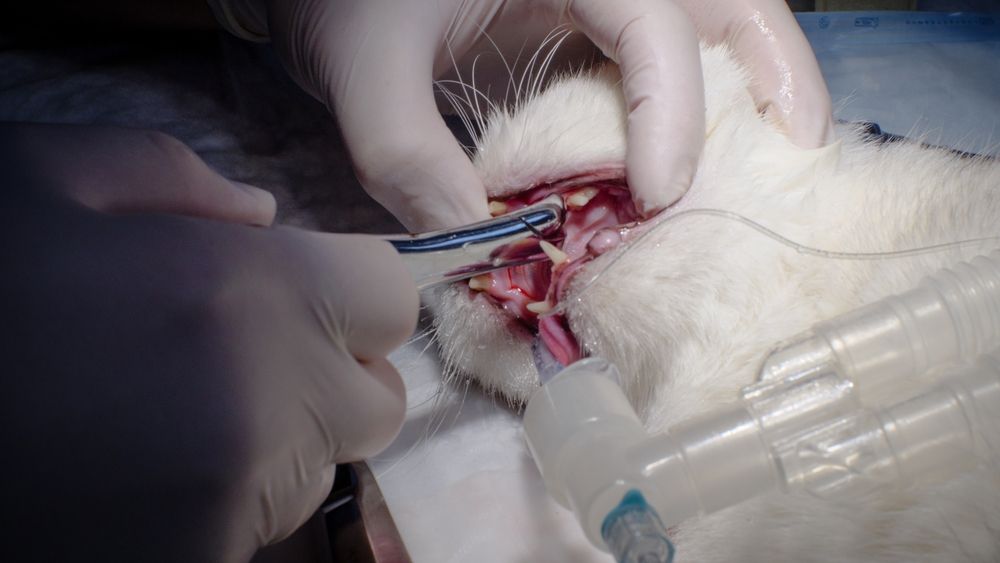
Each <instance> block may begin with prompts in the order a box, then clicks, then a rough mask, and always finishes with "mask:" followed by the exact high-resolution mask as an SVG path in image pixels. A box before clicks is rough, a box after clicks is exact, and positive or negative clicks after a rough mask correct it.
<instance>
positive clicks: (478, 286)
mask: <svg viewBox="0 0 1000 563" xmlns="http://www.w3.org/2000/svg"><path fill="white" fill-rule="evenodd" d="M489 288H490V276H489V274H483V275H481V276H475V277H472V278H469V289H471V290H472V291H486V290H487V289H489Z"/></svg>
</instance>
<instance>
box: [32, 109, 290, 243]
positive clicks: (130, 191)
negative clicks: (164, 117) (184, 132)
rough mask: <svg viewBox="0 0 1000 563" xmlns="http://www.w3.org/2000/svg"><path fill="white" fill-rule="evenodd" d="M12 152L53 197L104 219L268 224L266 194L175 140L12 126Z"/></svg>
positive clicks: (270, 199)
mask: <svg viewBox="0 0 1000 563" xmlns="http://www.w3.org/2000/svg"><path fill="white" fill-rule="evenodd" d="M17 127H18V128H19V129H18V132H17V137H18V139H19V140H20V142H21V146H20V148H19V152H20V153H21V154H23V155H25V157H26V158H28V159H30V160H31V163H32V165H33V167H34V169H36V170H37V171H38V175H39V176H41V177H40V178H39V179H40V180H43V181H45V182H46V183H47V184H48V185H50V186H51V187H53V188H54V189H56V190H57V191H58V192H59V193H60V194H61V195H63V196H65V197H69V198H70V199H73V200H74V201H76V202H77V203H79V204H81V205H84V206H86V207H89V208H91V209H94V210H97V211H102V212H106V213H122V214H125V213H173V214H179V215H190V216H194V217H203V218H206V219H214V220H218V221H228V222H234V223H247V224H252V225H270V224H271V223H272V222H273V221H274V214H275V209H276V205H275V200H274V196H272V195H271V194H270V193H268V192H266V191H264V190H262V189H260V188H256V187H253V186H250V185H247V184H243V183H240V182H231V181H229V180H227V179H225V178H223V177H222V176H221V175H219V174H218V173H216V172H215V171H213V170H212V169H211V168H209V166H208V165H207V164H205V162H204V161H203V160H202V159H201V158H200V157H199V156H198V155H197V154H195V153H194V151H192V150H191V149H190V148H188V147H187V145H185V144H184V143H182V142H180V141H178V140H177V139H175V138H173V137H171V136H169V135H166V134H163V133H160V132H157V131H144V130H135V129H123V128H116V127H83V126H73V125H18V126H17Z"/></svg>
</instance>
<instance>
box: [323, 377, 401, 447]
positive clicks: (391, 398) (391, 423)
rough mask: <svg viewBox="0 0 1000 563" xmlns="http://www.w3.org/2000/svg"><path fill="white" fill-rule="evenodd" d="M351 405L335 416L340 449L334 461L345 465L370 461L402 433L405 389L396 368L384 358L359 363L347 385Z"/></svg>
mask: <svg viewBox="0 0 1000 563" xmlns="http://www.w3.org/2000/svg"><path fill="white" fill-rule="evenodd" d="M339 383H341V384H344V385H345V393H350V395H346V394H345V397H349V400H348V404H346V405H344V407H343V408H342V409H340V411H339V412H338V413H336V414H334V413H332V412H331V413H330V416H331V417H333V418H335V420H334V421H333V424H334V425H335V426H333V428H334V430H332V431H333V432H336V434H337V441H338V442H337V443H338V447H337V449H336V451H335V452H334V457H333V461H334V462H336V463H346V462H350V461H359V460H362V459H365V458H369V457H371V456H373V455H375V454H377V453H379V452H380V451H382V450H384V449H385V448H386V447H387V446H388V445H389V443H390V442H392V440H393V439H394V438H395V437H396V434H398V433H399V429H400V427H401V426H402V425H403V419H404V417H405V415H406V387H405V386H404V385H403V379H402V378H401V377H400V376H399V372H398V371H396V368H395V367H394V366H393V365H392V364H391V363H390V362H389V360H386V359H385V358H379V359H377V360H372V361H368V362H364V363H361V364H359V373H358V374H357V375H356V376H355V377H354V378H352V379H351V380H350V381H347V382H343V381H341V382H339Z"/></svg>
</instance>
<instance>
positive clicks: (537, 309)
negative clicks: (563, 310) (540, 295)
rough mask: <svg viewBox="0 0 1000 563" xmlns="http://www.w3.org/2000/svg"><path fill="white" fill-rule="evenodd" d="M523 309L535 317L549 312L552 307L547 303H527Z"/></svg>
mask: <svg viewBox="0 0 1000 563" xmlns="http://www.w3.org/2000/svg"><path fill="white" fill-rule="evenodd" d="M525 308H527V309H528V310H529V311H531V312H532V313H534V314H536V315H541V314H544V313H548V312H549V311H551V310H552V305H550V304H549V302H548V301H535V302H533V303H528V304H527V305H525Z"/></svg>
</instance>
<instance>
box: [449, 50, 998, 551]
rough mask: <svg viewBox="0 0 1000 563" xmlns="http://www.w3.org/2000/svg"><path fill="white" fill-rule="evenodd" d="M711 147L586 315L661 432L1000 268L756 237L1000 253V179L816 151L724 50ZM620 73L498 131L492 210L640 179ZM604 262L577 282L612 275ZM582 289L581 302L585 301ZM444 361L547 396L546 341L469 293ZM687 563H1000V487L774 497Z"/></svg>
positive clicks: (938, 154)
mask: <svg viewBox="0 0 1000 563" xmlns="http://www.w3.org/2000/svg"><path fill="white" fill-rule="evenodd" d="M702 59H703V67H704V73H705V85H706V92H705V94H706V122H707V131H706V141H705V149H704V153H703V155H702V158H701V162H700V165H699V169H698V173H697V175H696V178H695V181H694V184H693V185H692V187H691V190H690V191H689V192H688V194H687V195H686V196H685V197H684V198H683V199H682V200H681V201H680V202H679V203H678V204H677V205H676V206H674V207H673V208H671V209H670V210H669V211H668V212H667V213H665V214H664V216H663V218H661V219H660V220H661V221H665V223H664V224H662V225H660V226H659V227H658V228H657V230H656V231H655V232H654V233H652V234H651V235H650V236H649V237H647V238H646V239H644V240H643V242H642V244H641V245H638V246H636V247H634V248H632V249H631V250H630V251H629V252H628V253H627V254H625V255H624V256H623V257H622V258H621V259H620V260H619V261H617V262H616V263H614V264H613V265H612V266H611V267H610V268H607V270H606V271H603V273H602V275H601V276H600V277H599V278H598V280H597V281H596V282H595V283H594V284H593V285H591V286H590V287H587V288H586V290H585V291H584V293H583V294H582V295H581V296H580V299H579V300H576V299H573V296H574V290H573V289H571V291H570V298H569V299H568V301H569V302H570V303H569V308H568V316H569V319H570V324H571V326H572V328H573V330H574V332H575V333H576V334H577V335H578V337H580V338H581V341H582V343H583V344H584V346H585V348H586V350H587V351H588V352H589V353H590V354H595V355H601V356H604V357H606V358H608V359H610V360H611V361H613V362H614V363H616V364H617V365H618V366H619V367H620V368H621V370H622V372H623V373H624V374H625V375H626V382H625V388H626V391H627V393H628V394H629V396H630V398H631V399H632V401H633V402H634V404H635V405H636V406H637V407H638V408H639V409H640V410H641V412H642V414H643V416H644V419H645V421H646V424H647V427H648V428H649V429H650V430H651V431H656V430H662V429H665V428H667V427H669V426H670V425H671V424H673V423H676V422H678V421H680V420H683V419H685V418H687V417H689V416H691V415H693V414H696V413H699V412H703V411H705V410H708V409H712V408H713V407H715V406H717V405H719V404H720V403H724V402H729V401H731V400H733V399H734V398H735V396H736V392H737V390H738V389H739V388H740V387H742V386H743V385H745V384H747V383H749V382H750V381H752V380H753V378H754V375H755V370H756V368H757V366H759V364H760V362H761V360H762V359H763V358H764V356H765V355H766V353H767V352H768V351H769V350H770V349H771V348H772V347H773V346H774V345H775V343H777V342H779V341H781V340H783V339H785V338H788V337H789V336H792V335H794V334H795V333H797V332H799V331H801V330H803V329H805V328H807V327H808V326H810V325H811V324H813V323H815V322H817V321H819V320H822V319H825V318H828V317H831V316H833V315H836V314H838V313H841V312H844V311H847V310H849V309H852V308H854V307H857V306H859V305H861V304H864V303H867V302H870V301H873V300H875V299H878V298H880V297H882V296H885V295H887V294H890V293H895V292H898V291H901V290H904V289H907V288H909V287H912V286H913V285H914V284H915V283H916V282H917V281H918V280H919V279H920V277H922V276H923V275H925V274H927V273H929V272H931V271H934V270H935V269H937V268H939V267H942V266H945V265H948V264H951V263H954V262H956V261H958V260H960V259H963V258H968V257H970V256H973V255H975V254H978V253H983V252H985V251H987V250H989V249H991V248H993V247H996V246H998V244H997V243H993V244H983V245H979V246H973V247H963V248H961V249H951V250H949V251H944V252H934V253H928V254H923V255H920V256H918V257H914V258H897V259H891V260H875V261H861V260H835V259H829V258H819V257H813V256H807V255H803V254H798V253H796V252H795V251H794V250H792V249H790V248H788V247H786V246H784V245H781V244H779V243H777V242H775V241H773V240H771V239H770V238H767V237H765V236H763V235H761V234H760V233H757V232H755V231H753V230H752V229H750V228H748V227H747V226H746V225H744V224H741V223H739V222H737V221H732V220H728V219H725V218H720V217H717V216H707V215H687V216H682V217H678V218H676V219H670V217H671V215H673V214H675V213H677V212H680V211H683V210H686V209H695V208H713V209H724V210H729V211H733V212H736V213H739V214H740V215H742V216H745V217H747V218H749V219H752V220H753V221H755V222H757V223H760V224H761V225H763V226H765V227H767V228H769V229H771V230H773V231H776V232H778V233H780V234H782V235H783V236H785V237H788V238H790V239H792V240H794V241H796V242H799V243H802V244H806V245H809V246H813V247H819V248H824V249H829V250H835V251H845V252H881V251H890V250H899V249H908V248H916V247H922V246H927V245H930V244H936V243H941V242H947V241H954V240H961V239H969V238H974V237H984V236H992V235H998V234H1000V229H998V225H1000V165H998V164H997V163H996V162H995V161H991V160H987V159H978V158H963V157H960V156H958V155H956V154H954V153H951V152H948V151H945V150H940V149H931V148H926V147H922V146H920V145H919V144H917V143H888V144H878V143H875V142H873V141H872V140H871V139H869V138H866V137H865V136H864V135H863V134H862V133H861V132H860V131H859V130H857V129H855V128H852V127H848V126H843V127H840V128H839V129H838V131H837V137H838V141H837V143H835V144H834V145H831V146H829V147H827V148H823V149H818V150H812V151H808V150H802V149H799V148H797V147H795V146H794V145H792V144H791V143H790V142H789V141H788V140H787V139H785V137H784V136H783V135H782V134H781V133H780V131H779V130H778V128H777V127H776V126H775V125H774V124H772V123H769V122H768V121H767V120H766V119H765V118H763V117H762V116H761V115H759V114H758V112H757V111H756V108H755V106H754V103H753V101H752V99H751V98H750V96H749V94H748V92H747V89H746V85H747V76H746V75H745V73H744V72H743V71H742V70H741V69H740V68H739V67H738V66H737V65H736V64H735V63H734V62H733V61H732V60H731V59H730V57H729V55H728V52H727V51H726V50H725V49H723V48H710V49H705V50H703V55H702ZM618 81H619V78H618V76H617V74H616V71H615V70H614V69H613V68H606V69H604V70H601V71H598V72H594V73H584V74H579V75H573V76H570V77H568V78H564V79H562V80H560V81H558V82H557V83H555V84H554V85H552V86H550V87H548V88H547V89H546V90H545V92H543V93H542V94H541V95H539V96H537V97H535V98H533V99H531V100H528V101H526V102H524V103H522V104H520V105H519V107H518V109H517V110H516V111H514V112H498V113H495V114H494V115H493V116H492V118H491V119H489V121H488V124H487V128H486V130H485V132H484V133H483V135H482V137H481V138H480V139H479V142H478V143H477V144H478V145H479V150H478V153H477V155H476V159H475V160H476V166H477V167H478V168H479V170H480V172H481V174H482V176H483V178H484V180H485V183H486V185H487V188H488V190H489V191H490V195H491V197H498V196H503V195H507V194H511V193H516V192H518V191H521V190H524V189H526V188H529V187H531V186H533V185H537V184H539V183H541V182H544V181H549V180H557V179H560V178H564V177H567V176H571V175H576V174H580V173H586V172H592V171H604V172H606V171H607V170H622V162H623V155H624V146H625V135H624V123H625V111H624V104H623V100H622V97H621V94H620V89H619V85H618ZM608 259H609V258H608V257H607V256H605V257H602V258H601V259H600V260H597V261H595V263H594V264H593V265H592V266H591V267H590V270H589V271H585V272H584V273H583V274H581V275H580V276H578V277H577V282H580V280H584V279H587V278H589V277H590V273H592V272H596V271H601V270H603V268H605V267H606V262H607V261H608ZM580 285H581V284H580V283H577V284H576V285H575V289H576V290H579V288H580ZM432 308H433V310H434V311H435V315H436V317H435V327H436V330H437V339H438V341H439V343H440V348H441V353H442V356H443V358H444V359H445V361H446V363H447V365H448V366H449V370H450V371H451V372H453V373H461V374H466V375H469V376H471V377H472V378H474V379H475V380H477V381H478V382H479V383H480V384H481V385H482V386H483V387H484V388H486V389H487V390H489V391H491V392H495V393H498V394H500V395H502V396H504V397H507V398H508V399H510V400H511V402H513V403H515V404H517V403H519V402H520V401H523V400H524V399H525V398H526V397H527V396H528V394H529V393H530V392H531V391H532V390H533V389H534V388H535V387H536V385H537V376H536V373H535V369H534V367H533V363H532V361H531V355H530V339H531V335H530V334H529V333H528V332H527V331H526V330H525V329H524V328H523V327H521V326H520V325H519V324H518V323H517V322H516V321H514V320H512V319H510V318H508V317H506V316H505V315H503V314H501V313H500V312H499V311H498V310H497V309H496V308H495V307H494V306H492V305H491V304H490V303H489V302H488V301H487V300H486V298H485V297H484V296H482V295H472V294H470V292H469V291H468V290H467V289H466V288H464V287H461V286H454V287H450V288H447V289H445V290H442V291H440V292H439V293H438V294H436V295H435V296H434V297H433V299H432ZM674 539H675V542H676V545H677V548H678V557H677V561H678V562H683V561H697V562H709V561H737V560H741V561H844V560H849V561H997V560H998V559H1000V471H997V470H996V469H993V470H988V469H982V470H979V471H978V472H976V473H974V474H969V475H966V476H964V477H962V478H959V479H957V480H953V481H951V482H948V483H946V484H943V485H941V486H938V487H934V488H930V489H920V490H916V489H896V490H893V491H891V492H886V493H884V494H881V495H877V496H875V497H873V498H871V499H867V500H866V502H863V503H847V502H844V503H838V502H829V501H819V500H816V499H813V498H810V497H808V496H805V495H781V494H771V495H769V496H766V497H763V498H759V499H756V500H753V501H750V502H748V503H745V504H743V505H740V506H737V507H734V508H731V509H728V510H724V511H722V512H719V513H716V514H712V515H709V516H707V517H704V518H700V519H695V520H692V521H689V522H687V523H685V524H683V525H681V526H679V527H677V528H676V529H675V530H674Z"/></svg>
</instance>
